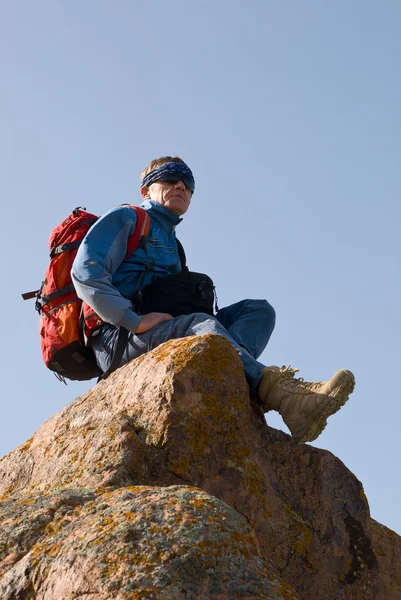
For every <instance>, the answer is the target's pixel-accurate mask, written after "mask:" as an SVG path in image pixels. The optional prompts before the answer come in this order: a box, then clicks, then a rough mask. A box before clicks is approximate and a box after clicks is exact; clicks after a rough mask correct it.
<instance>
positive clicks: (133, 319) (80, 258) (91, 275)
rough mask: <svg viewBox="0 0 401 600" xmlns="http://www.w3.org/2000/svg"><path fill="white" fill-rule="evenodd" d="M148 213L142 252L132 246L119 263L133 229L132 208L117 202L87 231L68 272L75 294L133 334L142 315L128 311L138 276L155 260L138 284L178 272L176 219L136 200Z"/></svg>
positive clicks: (152, 204) (154, 204)
mask: <svg viewBox="0 0 401 600" xmlns="http://www.w3.org/2000/svg"><path fill="white" fill-rule="evenodd" d="M141 206H142V208H144V209H145V210H146V211H147V212H148V214H149V215H150V217H151V224H150V229H149V234H148V237H147V244H146V252H145V250H144V249H143V248H137V249H136V250H135V251H134V252H133V253H132V254H131V256H130V257H129V259H128V260H127V261H124V258H125V255H126V253H127V243H128V239H129V237H130V236H131V235H132V234H133V232H134V231H135V225H136V212H135V210H133V209H132V208H130V207H129V206H118V207H117V208H113V209H112V210H110V211H109V212H108V213H106V214H105V215H103V216H102V217H101V218H100V219H99V220H98V221H96V223H95V224H94V225H93V226H92V227H91V229H90V230H89V231H88V233H87V234H86V236H85V238H84V240H83V241H82V243H81V245H80V247H79V250H78V252H77V256H76V258H75V261H74V264H73V267H72V271H71V276H72V280H73V282H74V286H75V289H76V291H77V294H78V297H79V298H81V300H83V301H84V302H86V303H87V304H89V306H91V307H92V308H93V310H94V311H95V312H96V313H97V314H98V315H99V316H100V317H101V319H103V321H106V322H107V323H111V324H112V325H115V326H117V327H118V326H120V325H122V326H123V327H126V328H127V329H128V330H129V331H132V332H133V333H135V331H136V328H137V327H138V324H139V322H140V320H141V317H140V316H139V315H138V314H137V313H136V312H134V310H133V309H132V302H131V300H130V298H133V297H134V295H135V293H136V292H137V291H138V284H139V281H140V277H141V275H142V273H143V272H144V270H145V269H146V266H147V264H148V263H149V261H152V262H153V263H154V267H153V271H152V272H148V273H147V274H146V276H145V278H144V280H143V282H142V284H141V289H144V288H145V287H146V286H147V285H149V284H150V283H151V282H152V281H153V280H154V279H158V278H161V277H165V276H166V275H169V274H171V273H177V272H178V271H181V262H180V258H179V255H178V249H177V241H176V237H175V227H176V225H178V223H180V222H181V221H182V219H181V218H180V217H178V216H177V215H175V214H173V213H172V212H170V211H169V210H168V209H167V208H165V207H164V206H162V205H161V204H159V203H158V202H155V201H153V200H145V201H144V202H143V203H142V204H141Z"/></svg>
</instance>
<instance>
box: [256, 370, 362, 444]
mask: <svg viewBox="0 0 401 600" xmlns="http://www.w3.org/2000/svg"><path fill="white" fill-rule="evenodd" d="M297 371H298V369H291V367H282V368H281V369H280V368H279V367H265V368H264V369H262V373H263V379H262V381H261V383H260V384H259V388H258V394H259V397H260V399H261V401H262V404H263V408H264V410H265V412H267V411H269V410H276V411H278V412H279V413H280V415H281V416H282V418H283V421H284V423H285V424H286V425H287V427H288V429H289V430H290V432H291V435H292V437H293V438H294V441H295V442H297V443H298V444H303V443H304V442H312V441H313V440H315V439H316V438H317V437H318V436H319V435H320V434H321V433H322V431H323V429H324V428H325V427H326V425H327V418H328V417H329V416H330V415H333V414H334V413H336V412H337V411H338V410H339V409H340V408H341V407H342V406H343V404H345V403H346V401H347V400H348V396H349V395H350V394H351V392H352V391H353V389H354V387H355V378H354V376H353V374H352V373H351V371H347V370H345V369H342V370H341V371H337V373H335V374H334V375H333V377H332V378H331V379H330V381H318V382H316V383H315V382H311V383H309V382H307V381H304V380H303V379H302V378H299V379H297V378H295V377H294V374H295V373H296V372H297Z"/></svg>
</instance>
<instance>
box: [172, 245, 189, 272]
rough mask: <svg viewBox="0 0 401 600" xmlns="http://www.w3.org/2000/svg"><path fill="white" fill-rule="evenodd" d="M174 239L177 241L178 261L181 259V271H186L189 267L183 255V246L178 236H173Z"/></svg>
mask: <svg viewBox="0 0 401 600" xmlns="http://www.w3.org/2000/svg"><path fill="white" fill-rule="evenodd" d="M175 239H176V241H177V249H178V256H179V257H180V261H181V269H182V270H183V271H188V270H189V269H188V267H187V257H186V256H185V250H184V247H183V245H182V244H181V242H180V240H179V239H178V238H175Z"/></svg>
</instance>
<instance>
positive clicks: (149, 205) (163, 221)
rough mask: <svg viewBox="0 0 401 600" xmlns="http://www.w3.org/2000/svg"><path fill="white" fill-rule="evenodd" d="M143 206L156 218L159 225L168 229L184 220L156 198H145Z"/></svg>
mask: <svg viewBox="0 0 401 600" xmlns="http://www.w3.org/2000/svg"><path fill="white" fill-rule="evenodd" d="M141 208H144V209H145V210H146V211H147V212H148V213H149V214H150V217H151V218H152V219H155V220H156V221H157V222H158V223H159V225H161V226H162V227H165V228H167V229H172V228H173V227H175V226H176V225H178V223H181V221H182V218H181V217H179V216H178V215H175V214H174V213H172V212H171V210H169V209H168V208H166V207H165V206H163V205H162V204H159V202H156V201H155V200H144V201H143V202H142V204H141Z"/></svg>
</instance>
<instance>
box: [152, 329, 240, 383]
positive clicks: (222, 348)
mask: <svg viewBox="0 0 401 600" xmlns="http://www.w3.org/2000/svg"><path fill="white" fill-rule="evenodd" d="M196 338H197V339H196V344H195V343H194V340H195V338H194V337H192V336H191V337H187V338H183V339H180V340H174V341H173V342H170V343H169V344H163V345H162V346H159V348H157V349H156V350H154V358H155V360H156V361H159V362H166V361H168V363H169V368H171V369H172V370H174V372H175V373H179V372H180V371H182V370H183V369H185V368H186V367H187V366H189V364H190V365H191V369H194V370H195V371H196V372H197V373H199V374H205V375H209V376H210V375H212V376H215V377H216V378H217V379H221V377H222V375H221V372H230V371H232V372H233V373H234V372H236V373H238V374H240V373H241V365H240V363H239V361H236V362H234V360H233V358H232V356H230V352H228V351H227V349H228V347H230V349H232V351H233V353H235V350H234V349H233V348H232V346H231V345H230V343H229V342H228V341H227V340H226V339H225V338H223V337H222V336H215V335H210V334H208V335H204V336H196ZM172 346H173V347H174V346H176V348H175V352H172Z"/></svg>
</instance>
